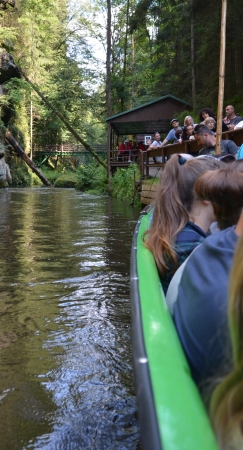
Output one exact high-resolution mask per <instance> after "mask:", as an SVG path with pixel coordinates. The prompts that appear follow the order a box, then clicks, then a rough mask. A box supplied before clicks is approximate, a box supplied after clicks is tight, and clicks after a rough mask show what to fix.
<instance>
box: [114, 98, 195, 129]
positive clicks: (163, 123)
mask: <svg viewBox="0 0 243 450" xmlns="http://www.w3.org/2000/svg"><path fill="white" fill-rule="evenodd" d="M186 108H188V109H190V108H191V105H190V104H189V103H187V102H185V101H184V100H180V99H179V98H176V97H174V96H173V95H170V94H168V95H165V96H164V97H160V98H158V99H157V100H153V101H151V102H149V103H145V104H143V105H140V106H138V107H136V108H133V109H130V110H128V111H124V112H123V113H120V114H116V115H114V116H111V117H108V118H107V119H106V122H107V123H108V124H109V125H110V126H111V128H112V129H113V130H114V132H115V133H116V134H117V135H118V136H125V135H128V134H133V135H136V134H143V133H144V134H153V133H154V132H155V131H159V132H160V133H166V132H167V131H168V129H170V128H171V126H170V121H171V119H172V118H173V117H174V116H176V115H178V114H180V113H181V112H182V111H183V110H185V109H186Z"/></svg>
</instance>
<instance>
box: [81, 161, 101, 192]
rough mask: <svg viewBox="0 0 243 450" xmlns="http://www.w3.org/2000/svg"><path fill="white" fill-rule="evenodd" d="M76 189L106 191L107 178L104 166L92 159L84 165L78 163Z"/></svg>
mask: <svg viewBox="0 0 243 450" xmlns="http://www.w3.org/2000/svg"><path fill="white" fill-rule="evenodd" d="M77 178H78V180H77V184H76V189H77V190H79V191H90V190H92V191H96V192H99V193H107V190H108V179H107V171H106V170H105V168H104V167H102V166H98V165H97V163H96V161H95V160H94V159H93V162H92V163H89V164H87V165H86V166H83V165H80V166H79V168H78V170H77Z"/></svg>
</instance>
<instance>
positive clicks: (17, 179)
mask: <svg viewBox="0 0 243 450" xmlns="http://www.w3.org/2000/svg"><path fill="white" fill-rule="evenodd" d="M10 171H11V175H12V184H11V186H13V187H27V186H31V174H30V173H29V172H28V167H27V166H26V165H25V164H20V165H17V164H15V163H13V162H11V164H10Z"/></svg>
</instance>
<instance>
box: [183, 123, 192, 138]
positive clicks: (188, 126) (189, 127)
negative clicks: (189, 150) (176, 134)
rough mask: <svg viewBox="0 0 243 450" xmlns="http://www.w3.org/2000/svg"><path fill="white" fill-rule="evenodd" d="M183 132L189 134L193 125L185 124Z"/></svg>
mask: <svg viewBox="0 0 243 450" xmlns="http://www.w3.org/2000/svg"><path fill="white" fill-rule="evenodd" d="M184 129H185V132H186V135H187V136H191V135H192V133H193V131H194V126H193V125H187V126H186V127H185V128H184Z"/></svg>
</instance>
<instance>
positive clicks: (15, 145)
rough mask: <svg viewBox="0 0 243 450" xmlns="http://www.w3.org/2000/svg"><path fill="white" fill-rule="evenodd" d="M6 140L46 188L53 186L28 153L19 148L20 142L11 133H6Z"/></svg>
mask: <svg viewBox="0 0 243 450" xmlns="http://www.w3.org/2000/svg"><path fill="white" fill-rule="evenodd" d="M5 138H6V139H7V141H8V142H9V144H10V145H12V147H13V148H14V150H15V151H16V153H18V155H19V156H21V158H22V159H23V160H24V161H25V162H26V164H27V165H28V166H29V167H30V168H31V170H32V171H33V172H34V173H36V175H37V176H38V177H39V178H40V179H41V181H42V182H43V183H44V184H45V185H46V186H51V183H50V181H48V180H47V178H46V177H45V176H44V175H43V173H42V172H41V171H40V170H39V169H38V167H36V165H35V164H34V163H33V161H31V159H30V158H29V157H28V156H27V155H26V153H25V152H24V150H22V148H21V147H20V146H19V144H18V142H17V141H15V139H14V138H13V136H12V135H11V133H10V132H9V131H7V132H6V134H5Z"/></svg>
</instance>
